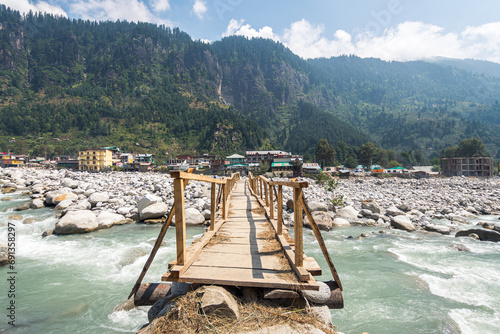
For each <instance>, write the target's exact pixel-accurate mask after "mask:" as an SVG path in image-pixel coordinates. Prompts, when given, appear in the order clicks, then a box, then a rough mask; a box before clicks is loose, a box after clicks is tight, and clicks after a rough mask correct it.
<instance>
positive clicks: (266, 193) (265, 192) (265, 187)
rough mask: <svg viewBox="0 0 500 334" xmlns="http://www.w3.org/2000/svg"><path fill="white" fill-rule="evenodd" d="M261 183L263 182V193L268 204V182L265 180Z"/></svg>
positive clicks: (267, 204)
mask: <svg viewBox="0 0 500 334" xmlns="http://www.w3.org/2000/svg"><path fill="white" fill-rule="evenodd" d="M263 183H264V194H265V197H266V206H269V187H268V184H267V183H266V182H263Z"/></svg>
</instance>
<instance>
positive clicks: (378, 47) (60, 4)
mask: <svg viewBox="0 0 500 334" xmlns="http://www.w3.org/2000/svg"><path fill="white" fill-rule="evenodd" d="M0 3H3V4H5V5H7V6H9V7H11V8H14V9H17V10H20V11H22V12H27V11H29V10H33V11H44V12H50V13H54V14H58V15H63V16H66V17H69V18H83V19H90V20H112V21H115V20H128V21H143V22H153V23H158V24H166V25H168V26H171V27H179V28H180V29H181V30H183V31H185V32H187V33H188V34H190V35H191V36H192V37H193V39H200V40H205V41H207V42H211V41H216V40H219V39H221V38H222V37H224V36H229V35H234V34H235V35H243V36H247V37H249V38H251V37H265V38H271V39H273V40H275V41H280V42H281V43H283V44H285V45H286V46H287V47H289V48H290V49H291V50H292V51H293V52H295V53H296V54H298V55H299V56H301V57H303V58H316V57H332V56H339V55H342V54H356V55H358V56H361V57H376V58H381V59H384V60H415V59H423V58H430V57H436V56H439V57H448V58H461V59H464V58H473V59H482V60H490V61H494V62H497V63H500V16H499V15H498V13H500V1H498V0H482V1H480V2H473V1H469V0H458V1H457V0H434V1H431V0H354V1H345V0H342V1H339V0H309V1H305V0H287V1H284V0H267V1H262V0H252V1H250V0H86V1H84V0H45V1H39V0H0ZM474 3H475V4H474Z"/></svg>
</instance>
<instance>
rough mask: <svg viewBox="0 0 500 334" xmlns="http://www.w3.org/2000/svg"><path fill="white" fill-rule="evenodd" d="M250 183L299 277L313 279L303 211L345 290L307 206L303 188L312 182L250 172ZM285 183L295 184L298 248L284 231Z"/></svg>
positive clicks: (295, 223)
mask: <svg viewBox="0 0 500 334" xmlns="http://www.w3.org/2000/svg"><path fill="white" fill-rule="evenodd" d="M248 184H249V187H250V189H251V190H252V192H253V193H254V194H255V195H256V196H257V199H258V200H259V201H260V202H261V204H262V205H263V206H264V207H265V209H266V214H267V215H268V218H269V220H270V221H271V223H272V224H273V227H274V229H275V232H276V237H277V239H278V241H279V242H280V243H281V246H282V248H283V250H284V252H285V256H286V257H287V259H288V261H289V263H290V265H291V267H292V269H293V270H294V271H295V273H296V275H297V277H298V278H299V279H300V280H301V281H307V280H308V279H309V276H310V275H309V272H308V271H307V270H306V268H304V240H303V212H304V213H305V214H306V216H307V218H308V220H309V223H310V225H311V228H312V229H313V231H314V235H315V236H316V239H317V241H318V243H319V245H320V247H321V250H322V252H323V255H324V257H325V259H326V262H327V263H328V266H329V267H330V271H331V273H332V276H333V278H334V279H335V281H336V282H337V284H338V286H339V288H340V290H342V283H341V282H340V278H339V276H338V273H337V270H336V269H335V266H334V265H333V262H332V260H331V258H330V255H329V253H328V250H327V248H326V245H325V242H324V240H323V237H322V235H321V231H320V230H319V228H318V226H317V224H316V222H315V221H314V218H313V216H312V215H311V212H310V210H309V208H308V206H307V202H306V199H305V196H304V193H303V191H302V189H303V188H307V187H308V186H309V183H308V182H306V181H272V180H269V179H268V178H266V177H264V176H262V175H261V176H258V177H254V176H253V175H252V174H251V173H249V177H248ZM283 187H291V188H293V213H294V220H293V221H294V250H292V247H291V245H290V243H289V242H288V241H287V240H286V238H285V237H284V235H283ZM275 202H277V210H276V215H275V205H274V203H275Z"/></svg>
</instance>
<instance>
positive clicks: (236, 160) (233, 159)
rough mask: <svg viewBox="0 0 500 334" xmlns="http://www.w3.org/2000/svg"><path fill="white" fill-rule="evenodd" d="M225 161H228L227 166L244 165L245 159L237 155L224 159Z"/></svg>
mask: <svg viewBox="0 0 500 334" xmlns="http://www.w3.org/2000/svg"><path fill="white" fill-rule="evenodd" d="M226 160H227V161H229V164H237V163H245V162H246V161H245V160H246V159H245V157H244V156H242V155H239V154H233V155H230V156H228V157H226Z"/></svg>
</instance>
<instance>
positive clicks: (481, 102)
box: [0, 5, 500, 159]
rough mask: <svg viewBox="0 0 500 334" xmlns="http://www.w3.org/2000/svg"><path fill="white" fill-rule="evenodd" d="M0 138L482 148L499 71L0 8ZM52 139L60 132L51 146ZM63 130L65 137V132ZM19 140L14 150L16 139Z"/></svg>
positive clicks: (493, 138)
mask: <svg viewBox="0 0 500 334" xmlns="http://www.w3.org/2000/svg"><path fill="white" fill-rule="evenodd" d="M0 85H1V86H2V90H1V92H0V148H3V147H9V145H11V146H12V145H14V144H11V143H8V141H7V139H8V138H10V137H21V138H23V139H24V140H23V141H19V140H18V141H17V143H20V142H22V143H24V144H16V145H17V147H15V148H17V149H18V150H21V149H23V150H25V151H30V152H32V153H34V154H38V153H40V152H42V151H45V152H46V151H47V150H49V151H50V150H52V151H54V152H56V151H57V153H66V154H70V153H74V152H75V151H77V150H78V149H79V148H83V147H89V146H108V145H117V146H119V147H121V148H122V150H130V151H135V152H139V153H141V151H153V152H154V153H155V154H157V155H159V157H160V159H161V157H163V156H166V155H167V154H168V155H172V154H179V153H206V152H212V153H220V154H225V153H228V152H234V151H237V152H242V151H244V150H247V149H271V148H272V149H285V150H290V151H293V152H294V153H302V154H303V153H309V154H312V153H314V149H315V147H316V143H317V142H318V140H319V139H322V138H326V139H327V140H328V141H329V142H330V143H332V144H335V143H337V142H338V141H344V142H346V143H347V144H349V145H351V146H356V147H359V146H361V145H362V144H363V143H365V142H367V141H373V142H375V143H377V144H378V145H381V146H382V147H384V148H387V149H396V150H418V149H420V150H425V152H428V155H429V156H431V155H433V154H434V155H435V154H436V152H438V150H440V149H442V148H444V147H447V146H450V145H452V144H456V143H457V142H458V141H459V140H461V139H464V138H468V137H471V136H475V137H478V138H480V139H482V140H483V142H484V143H485V144H486V146H487V147H488V149H489V150H490V153H492V154H494V155H495V154H496V153H497V148H496V147H498V145H499V144H500V132H499V131H498V127H499V126H500V123H499V122H496V121H495V122H491V121H489V119H491V118H492V116H493V118H494V119H495V120H496V119H497V118H499V117H498V116H496V115H498V104H497V103H496V101H497V100H498V92H499V91H500V89H499V88H500V79H499V78H496V77H492V76H486V75H482V74H477V73H475V72H471V71H466V70H463V69H460V68H459V67H458V66H454V67H452V66H450V65H448V64H445V65H441V64H438V63H428V62H385V61H382V60H379V59H362V58H358V57H355V56H342V57H334V58H330V59H311V60H304V59H302V58H300V57H298V56H297V55H295V54H293V53H292V52H291V51H290V50H289V49H287V48H286V47H285V46H284V45H282V44H280V43H276V42H273V41H271V40H265V39H251V40H249V39H246V38H244V37H239V36H231V37H227V38H224V39H222V40H221V41H217V42H215V43H213V44H206V43H203V42H200V41H193V40H192V39H191V37H190V36H189V35H187V34H186V33H184V32H181V31H180V30H179V29H177V28H175V29H170V28H167V27H165V26H156V25H153V24H148V23H129V22H120V21H118V22H100V23H96V22H90V21H83V20H69V19H66V18H60V17H54V16H52V15H42V14H33V13H30V14H27V15H25V16H21V15H20V14H19V13H18V12H15V11H12V10H10V9H8V8H6V7H5V6H3V5H0ZM53 138H58V139H59V140H60V141H57V142H54V139H53ZM65 140H66V141H65ZM23 145H24V146H23Z"/></svg>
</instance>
